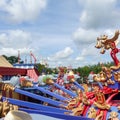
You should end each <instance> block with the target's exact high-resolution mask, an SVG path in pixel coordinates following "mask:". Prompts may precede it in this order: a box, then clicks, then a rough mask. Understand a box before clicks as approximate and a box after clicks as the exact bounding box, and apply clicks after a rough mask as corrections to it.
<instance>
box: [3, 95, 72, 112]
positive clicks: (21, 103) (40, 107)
mask: <svg viewBox="0 0 120 120" xmlns="http://www.w3.org/2000/svg"><path fill="white" fill-rule="evenodd" d="M2 99H3V100H6V99H7V100H8V102H9V103H11V104H14V105H18V106H22V107H28V108H29V109H30V108H32V109H36V110H41V111H48V112H51V111H52V112H55V113H64V112H71V111H70V110H65V109H62V108H56V107H51V106H44V105H41V104H37V103H32V102H27V101H22V100H17V99H13V98H6V97H2Z"/></svg>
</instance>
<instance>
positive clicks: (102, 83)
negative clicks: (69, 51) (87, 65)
mask: <svg viewBox="0 0 120 120" xmlns="http://www.w3.org/2000/svg"><path fill="white" fill-rule="evenodd" d="M118 36H119V31H116V32H115V35H114V37H113V38H111V39H108V36H106V35H103V36H101V37H98V38H97V44H96V48H98V49H100V48H102V50H101V53H102V54H104V53H105V50H108V49H111V52H110V55H111V57H112V59H113V61H114V63H115V65H114V66H111V67H110V68H107V67H105V66H102V71H101V72H100V73H98V74H95V75H94V76H93V80H94V81H95V82H96V84H95V85H94V86H93V87H92V90H91V91H88V89H87V88H86V87H85V86H84V85H80V84H78V83H77V81H76V80H75V75H74V73H73V72H72V71H69V73H68V74H64V71H63V69H62V71H60V74H59V75H58V77H57V78H56V79H57V81H55V80H53V78H52V77H51V76H49V75H44V76H42V77H41V78H42V79H40V78H39V77H38V82H37V83H34V82H32V81H29V80H27V79H25V78H24V77H21V78H19V79H18V81H19V82H18V83H19V85H18V86H19V87H18V86H16V84H12V82H11V83H3V82H1V83H0V86H1V87H0V88H1V93H2V95H1V102H0V113H1V114H0V115H1V116H0V117H4V116H5V115H6V114H7V113H8V111H10V110H14V109H18V110H22V111H26V112H28V113H35V114H42V115H47V116H51V117H55V118H60V119H66V120H67V119H69V120H73V119H75V120H81V119H85V120H87V119H88V120H89V119H95V120H108V119H109V120H119V119H120V62H119V60H118V58H117V56H116V54H117V53H118V52H120V50H119V49H118V48H117V47H116V45H117V42H116V41H117V39H118ZM64 81H65V82H64ZM68 85H69V86H68Z"/></svg>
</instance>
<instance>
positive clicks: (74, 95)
mask: <svg viewBox="0 0 120 120" xmlns="http://www.w3.org/2000/svg"><path fill="white" fill-rule="evenodd" d="M54 86H56V87H57V88H59V89H61V90H63V91H64V92H66V93H67V94H69V95H70V96H72V97H76V96H77V95H76V94H75V93H73V92H72V91H69V90H67V89H65V88H64V87H62V86H60V85H58V84H57V83H54Z"/></svg>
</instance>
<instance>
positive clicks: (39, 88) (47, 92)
mask: <svg viewBox="0 0 120 120" xmlns="http://www.w3.org/2000/svg"><path fill="white" fill-rule="evenodd" d="M34 88H35V89H37V90H40V91H41V92H43V93H46V94H48V95H51V96H53V97H55V98H57V99H59V100H62V101H64V100H68V99H67V98H65V97H63V96H60V95H58V94H56V93H53V92H50V91H49V90H46V89H44V88H41V87H37V86H34Z"/></svg>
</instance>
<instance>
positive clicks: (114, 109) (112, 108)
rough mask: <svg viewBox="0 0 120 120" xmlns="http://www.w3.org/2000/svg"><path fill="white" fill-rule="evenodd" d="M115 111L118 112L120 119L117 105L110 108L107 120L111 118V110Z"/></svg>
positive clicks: (119, 115)
mask: <svg viewBox="0 0 120 120" xmlns="http://www.w3.org/2000/svg"><path fill="white" fill-rule="evenodd" d="M113 111H115V112H117V113H118V118H119V119H120V111H119V110H118V109H117V107H116V106H111V108H110V110H109V111H108V112H107V116H106V120H108V119H109V116H110V112H113Z"/></svg>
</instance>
